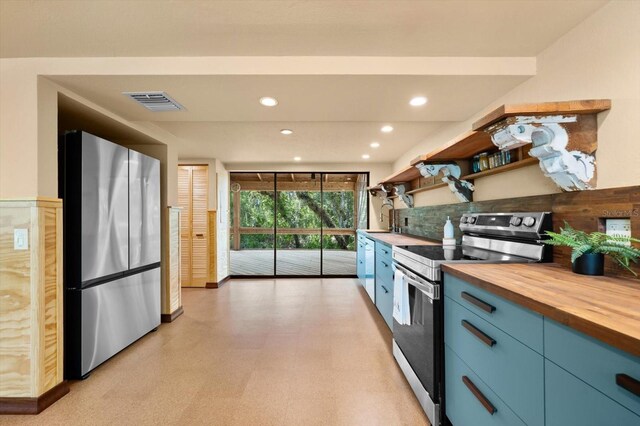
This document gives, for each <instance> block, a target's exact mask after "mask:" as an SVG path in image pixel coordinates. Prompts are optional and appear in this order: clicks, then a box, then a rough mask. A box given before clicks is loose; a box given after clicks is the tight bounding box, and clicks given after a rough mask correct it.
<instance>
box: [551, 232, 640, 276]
mask: <svg viewBox="0 0 640 426" xmlns="http://www.w3.org/2000/svg"><path fill="white" fill-rule="evenodd" d="M547 235H548V236H549V239H548V240H545V241H544V242H545V243H546V244H550V245H553V246H566V247H570V248H571V263H572V270H573V272H575V273H577V274H583V275H604V255H605V254H606V255H609V256H611V257H612V258H613V259H614V260H615V261H616V262H618V263H619V264H620V265H621V266H622V267H623V268H625V269H627V270H629V271H630V272H631V273H632V274H633V275H636V276H637V275H638V274H636V273H635V272H634V271H633V270H632V269H631V268H630V267H629V265H630V262H634V263H637V262H638V258H639V257H640V249H637V248H635V247H632V246H630V245H628V243H631V242H636V243H638V242H640V240H638V239H637V238H631V237H623V236H617V235H607V234H605V233H602V232H591V233H587V232H584V231H580V230H577V229H574V228H572V227H571V225H569V224H568V223H567V222H566V221H565V222H564V228H560V233H557V232H551V231H547Z"/></svg>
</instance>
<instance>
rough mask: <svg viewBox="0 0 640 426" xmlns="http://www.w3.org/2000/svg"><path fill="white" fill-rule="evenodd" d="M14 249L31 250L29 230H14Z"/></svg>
mask: <svg viewBox="0 0 640 426" xmlns="http://www.w3.org/2000/svg"><path fill="white" fill-rule="evenodd" d="M13 249H14V250H29V230H28V229H25V228H16V229H14V230H13Z"/></svg>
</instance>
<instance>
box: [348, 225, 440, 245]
mask: <svg viewBox="0 0 640 426" xmlns="http://www.w3.org/2000/svg"><path fill="white" fill-rule="evenodd" d="M361 231H362V232H364V233H366V234H367V237H368V238H371V239H373V240H378V241H381V242H383V243H385V244H389V245H390V246H417V245H439V244H442V242H441V241H433V240H429V239H426V238H421V237H415V236H413V235H409V234H398V233H396V232H385V231H382V232H381V231H377V230H373V231H367V230H364V229H363V230H361Z"/></svg>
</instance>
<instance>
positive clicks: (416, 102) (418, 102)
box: [409, 96, 427, 106]
mask: <svg viewBox="0 0 640 426" xmlns="http://www.w3.org/2000/svg"><path fill="white" fill-rule="evenodd" d="M426 103H427V98H425V97H424V96H416V97H414V98H411V100H410V101H409V105H411V106H422V105H424V104H426Z"/></svg>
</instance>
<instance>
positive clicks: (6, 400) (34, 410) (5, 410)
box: [0, 380, 69, 414]
mask: <svg viewBox="0 0 640 426" xmlns="http://www.w3.org/2000/svg"><path fill="white" fill-rule="evenodd" d="M68 393H69V383H67V381H66V380H63V381H62V383H59V384H58V385H56V386H54V387H52V388H51V389H49V390H48V391H46V392H45V393H43V394H42V395H40V396H39V397H37V398H10V397H0V414H38V413H40V412H41V411H43V410H44V409H45V408H47V407H49V406H50V405H51V404H53V403H54V402H56V401H57V400H59V399H60V398H62V397H63V396H65V395H66V394H68Z"/></svg>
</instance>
